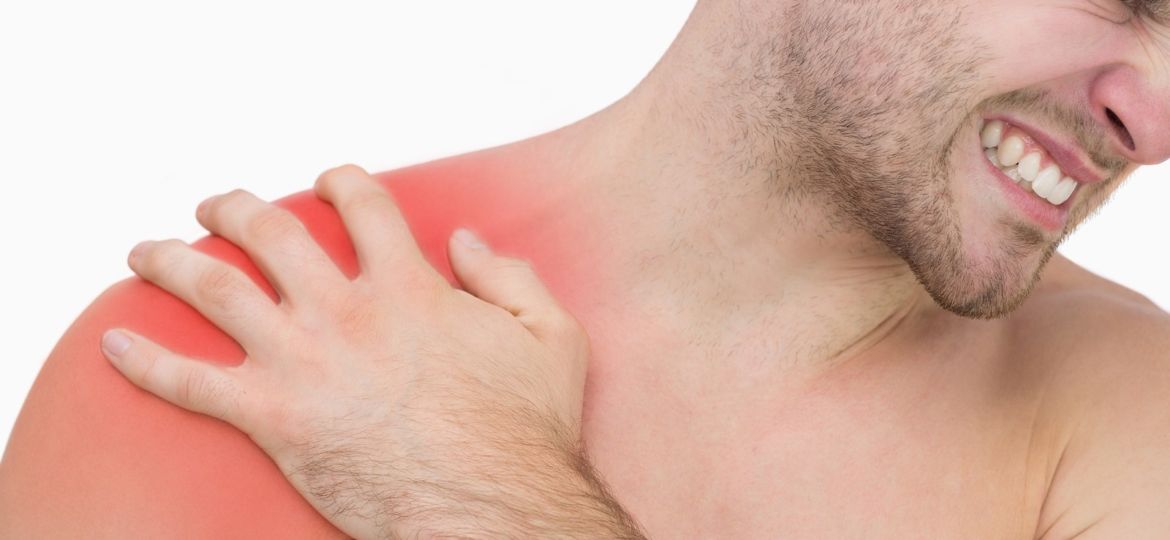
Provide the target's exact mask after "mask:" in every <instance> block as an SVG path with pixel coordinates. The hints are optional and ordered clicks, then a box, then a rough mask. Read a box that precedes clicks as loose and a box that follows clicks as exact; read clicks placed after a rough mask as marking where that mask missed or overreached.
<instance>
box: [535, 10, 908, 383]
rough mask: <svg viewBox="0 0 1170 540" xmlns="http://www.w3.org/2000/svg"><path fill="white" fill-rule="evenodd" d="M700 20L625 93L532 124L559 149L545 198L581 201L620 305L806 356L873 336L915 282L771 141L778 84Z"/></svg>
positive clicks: (897, 315) (790, 360)
mask: <svg viewBox="0 0 1170 540" xmlns="http://www.w3.org/2000/svg"><path fill="white" fill-rule="evenodd" d="M700 9H702V8H701V7H700ZM704 15H705V16H708V15H710V14H704ZM714 28H723V29H724V30H723V31H726V28H727V25H726V23H725V22H721V21H718V20H712V18H711V17H707V18H706V19H704V18H703V17H700V16H699V14H696V15H694V16H692V20H691V22H689V23H688V27H687V29H685V30H684V31H683V34H682V36H680V38H679V40H678V41H677V42H676V43H675V45H674V46H673V47H672V48H671V50H670V51H669V52H668V53H667V55H666V56H665V57H664V59H663V60H662V61H661V62H660V64H659V65H658V66H657V67H656V68H655V69H654V71H653V72H652V73H651V74H650V76H648V77H647V79H646V80H645V81H643V83H642V84H641V85H639V87H638V88H636V89H635V90H634V91H633V92H631V93H630V94H629V95H628V96H627V97H626V98H624V99H623V100H621V101H619V102H618V103H616V104H614V105H613V106H611V107H609V108H608V109H606V110H604V111H602V112H600V113H598V114H596V115H594V116H593V117H590V118H588V119H586V120H584V121H582V122H580V123H578V124H575V125H573V126H570V127H568V128H565V129H564V130H561V131H559V132H556V133H553V134H550V135H548V136H546V137H545V141H546V142H550V143H551V144H552V145H553V149H552V150H551V151H552V152H555V153H556V155H561V156H572V157H571V158H567V159H570V160H571V161H572V162H571V163H565V167H567V168H568V170H570V171H572V173H571V174H569V175H568V176H567V180H566V182H567V183H566V184H565V185H563V186H562V187H563V188H564V191H562V192H561V194H562V195H561V198H560V199H558V200H559V201H560V202H561V203H563V204H564V205H566V206H568V205H578V204H580V201H593V202H592V203H591V204H592V206H591V210H592V211H593V212H594V215H596V216H597V219H596V221H597V222H598V223H602V224H603V225H601V226H600V229H597V230H594V231H592V233H593V237H594V238H595V239H596V241H597V242H598V243H599V246H604V248H603V249H604V253H605V254H606V259H607V262H606V263H605V264H606V268H607V270H606V272H607V273H608V275H607V277H606V279H607V281H609V285H611V286H613V287H616V288H617V289H618V290H621V294H622V296H623V298H625V299H627V300H628V303H627V304H624V305H623V306H622V310H623V311H626V312H629V311H631V310H632V311H635V312H637V313H640V314H644V315H649V316H652V317H654V320H656V321H659V322H660V324H663V325H666V327H667V328H668V329H669V330H670V331H671V332H673V333H678V334H676V335H683V336H687V337H688V339H689V338H692V337H695V338H699V336H701V338H700V339H704V340H705V341H706V343H709V344H711V345H713V346H719V345H726V346H727V347H735V348H736V349H735V350H736V351H737V352H740V353H744V352H747V353H749V354H747V355H743V356H754V357H755V358H756V359H757V360H758V358H760V355H769V357H772V358H777V359H783V360H785V362H783V363H784V364H786V365H787V366H792V365H794V364H795V365H800V366H805V367H808V368H810V369H814V370H815V369H817V368H820V367H824V366H826V365H827V364H826V363H827V362H832V361H834V360H842V359H845V358H847V357H849V356H851V355H854V354H856V353H858V352H860V351H864V350H866V349H867V348H869V347H871V346H872V345H874V344H876V343H877V342H879V341H881V340H882V339H883V338H884V337H886V336H887V334H888V331H889V330H890V329H893V328H895V327H897V326H898V322H899V321H901V320H902V319H903V318H904V317H905V316H906V315H907V314H909V313H910V312H911V311H912V308H913V307H914V306H915V305H918V304H921V303H922V300H923V297H924V296H925V293H923V292H922V291H921V288H920V287H919V286H918V285H917V283H916V281H915V280H914V277H913V274H912V273H911V272H910V270H909V268H908V267H907V265H906V264H905V263H904V262H903V261H902V260H901V259H899V258H898V257H896V256H895V255H894V254H893V253H892V252H890V251H889V250H888V249H887V248H886V247H885V246H884V245H881V244H880V243H878V242H877V241H875V240H874V239H873V238H872V237H871V236H869V235H868V234H866V233H865V232H863V231H862V230H860V229H858V228H857V227H855V226H854V225H853V224H852V223H851V222H850V221H848V220H847V219H846V218H845V216H843V215H842V214H841V213H839V212H837V211H836V210H835V209H834V205H833V203H832V201H831V200H830V199H829V197H828V196H827V195H825V194H824V193H823V190H818V189H815V186H809V185H807V183H806V182H805V181H804V179H803V178H801V176H800V175H799V174H795V173H793V172H791V171H792V169H793V168H792V167H790V166H789V165H788V164H787V163H786V161H785V156H784V155H783V153H782V152H780V151H778V150H777V149H778V148H783V147H784V146H785V145H786V144H787V143H786V142H783V141H782V140H781V135H780V134H779V133H776V132H777V131H778V129H777V128H776V127H775V126H776V125H782V124H783V120H784V119H783V118H775V117H774V116H771V115H769V113H768V112H767V110H769V109H768V108H769V107H770V106H771V105H773V104H772V103H771V102H770V101H769V99H772V100H775V99H777V98H776V97H775V96H780V95H782V89H781V88H775V87H772V86H770V85H769V84H765V83H759V82H758V80H757V83H758V86H756V87H752V86H751V84H750V83H749V82H746V81H747V80H748V79H749V78H751V76H752V75H754V74H755V71H753V69H754V68H750V67H745V66H742V65H736V64H738V63H741V62H742V60H740V59H738V58H736V55H738V56H744V53H743V51H738V50H730V49H726V48H724V49H720V48H718V47H712V46H710V43H709V39H704V37H709V32H710V31H713V30H712V29H714ZM720 39H723V38H722V37H720ZM724 54H726V55H728V57H726V58H724V57H721V56H722V55H724ZM737 75H738V76H739V79H742V80H736V76H737ZM764 79H765V80H766V79H767V78H764ZM769 96H772V97H771V98H769ZM781 109H782V108H781ZM762 118H767V121H764V120H761V119H762ZM795 142H796V143H797V144H798V141H795ZM927 301H929V298H927ZM683 332H685V333H683ZM744 347H752V348H751V349H748V350H747V351H744V350H743V349H744ZM725 350H726V349H725ZM773 355H774V356H773Z"/></svg>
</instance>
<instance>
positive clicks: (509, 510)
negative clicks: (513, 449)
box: [399, 451, 645, 539]
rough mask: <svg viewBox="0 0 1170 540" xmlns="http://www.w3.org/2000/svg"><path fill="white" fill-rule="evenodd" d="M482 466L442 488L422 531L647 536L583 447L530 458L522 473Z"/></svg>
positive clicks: (460, 534) (487, 535) (463, 535)
mask: <svg viewBox="0 0 1170 540" xmlns="http://www.w3.org/2000/svg"><path fill="white" fill-rule="evenodd" d="M509 470H513V471H514V470H516V469H501V470H498V471H495V472H496V473H498V474H493V471H491V470H488V469H482V470H480V471H479V473H477V474H474V475H469V476H468V479H467V480H468V481H467V482H464V483H461V484H460V485H457V486H445V487H442V488H440V489H438V490H437V491H436V492H434V493H435V495H434V499H433V500H432V501H430V504H427V505H421V506H430V508H425V509H424V508H421V507H415V508H412V509H408V508H402V509H399V510H401V511H404V512H409V511H410V510H414V511H419V510H423V511H424V512H425V513H427V514H429V517H428V519H427V523H428V525H427V527H426V529H425V530H423V531H422V537H424V538H426V537H430V538H501V537H503V538H618V539H644V538H645V536H644V535H643V534H642V533H641V532H640V531H639V529H638V527H637V524H636V523H635V521H634V520H633V518H631V517H630V515H629V514H627V513H626V511H625V510H624V509H622V507H621V506H620V505H619V504H618V503H617V501H616V500H615V499H614V498H613V497H612V496H611V495H610V493H609V492H608V490H607V489H606V488H605V485H604V484H603V482H601V480H600V479H599V478H598V477H597V475H596V474H595V472H594V471H593V468H592V466H591V465H590V464H589V462H588V460H587V459H586V457H585V455H584V453H582V452H576V451H574V452H566V453H564V454H562V455H561V456H560V457H558V458H553V457H552V456H549V457H547V458H538V459H531V460H530V461H529V463H528V464H527V466H526V468H524V469H521V470H520V472H522V473H523V474H522V475H517V474H514V473H509V472H508V471H509Z"/></svg>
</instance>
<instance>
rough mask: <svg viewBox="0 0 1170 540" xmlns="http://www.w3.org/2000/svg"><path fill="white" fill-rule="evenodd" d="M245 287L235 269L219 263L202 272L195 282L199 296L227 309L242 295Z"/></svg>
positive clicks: (217, 306)
mask: <svg viewBox="0 0 1170 540" xmlns="http://www.w3.org/2000/svg"><path fill="white" fill-rule="evenodd" d="M243 287H244V283H243V281H242V280H241V276H239V275H238V274H237V273H236V271H235V270H233V269H232V268H230V267H227V266H225V265H219V264H217V265H214V266H212V267H211V268H208V269H207V270H206V271H204V272H202V273H200V274H199V277H198V278H197V281H196V283H195V290H196V291H198V294H199V296H200V297H201V298H202V299H203V300H204V301H206V302H207V303H209V304H211V305H213V306H215V307H216V308H219V309H226V308H227V307H228V305H229V304H230V303H231V301H232V300H233V299H236V298H238V297H239V296H240V294H241V292H242V289H243Z"/></svg>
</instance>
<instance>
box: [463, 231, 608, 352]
mask: <svg viewBox="0 0 1170 540" xmlns="http://www.w3.org/2000/svg"><path fill="white" fill-rule="evenodd" d="M447 250H448V256H449V258H450V260H451V270H452V271H453V272H454V274H455V277H456V278H458V279H459V283H460V284H462V285H463V288H464V290H466V291H467V292H469V293H471V294H474V295H475V296H476V297H478V298H480V299H481V300H484V301H486V302H490V303H492V304H495V305H497V306H500V307H502V308H504V309H506V310H508V311H509V312H511V313H512V315H514V316H516V318H517V319H519V320H520V322H522V323H524V326H526V327H528V329H529V330H530V331H531V332H532V333H533V334H534V335H536V336H537V338H539V339H541V341H546V342H547V341H549V340H554V341H561V342H571V343H573V344H574V345H576V344H577V343H576V341H577V340H579V339H584V336H585V334H584V331H583V330H582V329H581V327H580V325H579V324H578V323H577V321H576V320H575V319H574V318H573V316H572V315H570V314H569V313H568V312H567V311H565V310H564V309H563V308H561V306H560V304H558V303H557V301H556V298H554V297H553V295H552V293H550V292H549V290H548V288H547V287H545V286H544V283H543V282H542V281H541V280H540V277H539V276H537V275H536V272H535V271H533V269H532V265H530V264H529V263H528V262H527V261H523V260H520V259H514V258H512V257H502V256H499V255H496V254H495V253H493V252H492V251H491V249H490V248H488V247H487V245H486V244H484V243H483V241H482V240H480V239H479V238H478V237H476V236H475V235H474V234H473V233H471V231H469V230H467V229H459V230H457V231H455V234H453V235H451V239H450V241H449V242H448V246H447Z"/></svg>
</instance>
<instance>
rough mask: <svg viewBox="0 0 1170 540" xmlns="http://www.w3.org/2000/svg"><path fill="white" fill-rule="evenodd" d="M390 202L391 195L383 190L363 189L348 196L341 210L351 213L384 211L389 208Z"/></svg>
mask: <svg viewBox="0 0 1170 540" xmlns="http://www.w3.org/2000/svg"><path fill="white" fill-rule="evenodd" d="M390 204H391V203H390V197H387V196H386V194H385V193H383V192H382V191H381V190H368V191H365V190H363V192H362V193H357V194H354V195H353V196H351V197H349V198H347V199H346V201H345V203H344V207H343V208H341V211H342V212H343V213H351V214H360V213H382V212H385V211H387V210H388V208H389V205H390Z"/></svg>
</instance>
